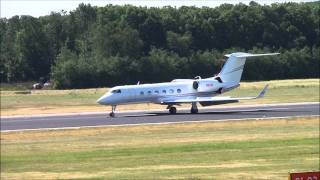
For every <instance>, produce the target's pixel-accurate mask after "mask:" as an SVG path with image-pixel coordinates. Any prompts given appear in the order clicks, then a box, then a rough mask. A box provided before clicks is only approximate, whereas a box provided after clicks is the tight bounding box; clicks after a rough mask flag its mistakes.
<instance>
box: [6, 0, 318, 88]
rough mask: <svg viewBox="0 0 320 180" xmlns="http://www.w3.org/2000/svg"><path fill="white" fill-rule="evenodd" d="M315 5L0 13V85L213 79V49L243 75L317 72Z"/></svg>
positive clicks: (216, 64)
mask: <svg viewBox="0 0 320 180" xmlns="http://www.w3.org/2000/svg"><path fill="white" fill-rule="evenodd" d="M319 14H320V2H319V1H317V2H311V3H275V4H272V5H260V4H258V3H256V2H250V4H249V5H245V4H241V3H240V4H236V5H232V4H222V5H220V6H218V7H215V8H209V7H202V8H197V7H185V6H183V7H180V8H173V7H170V6H168V7H162V8H147V7H135V6H130V5H126V6H114V5H107V6H105V7H95V6H94V7H93V6H91V5H90V4H80V5H79V6H78V7H77V9H75V10H74V11H71V12H70V13H66V12H65V11H61V12H52V13H51V14H50V15H47V16H42V17H39V18H34V17H32V16H14V17H12V18H9V19H6V18H1V19H0V32H1V37H0V42H1V56H0V58H1V64H0V76H1V82H16V81H30V80H38V79H39V78H48V79H51V80H52V81H53V84H54V86H55V88H62V89H63V88H87V87H103V86H113V85H119V84H132V83H136V82H137V81H140V82H142V83H147V82H161V81H170V80H171V79H172V78H193V77H195V76H198V75H200V76H203V77H208V76H213V75H214V74H215V73H218V72H219V71H220V68H221V66H222V65H223V63H224V58H223V55H224V54H227V53H231V52H236V51H244V52H255V53H257V52H260V53H262V52H280V53H281V54H280V55H278V56H274V57H263V58H259V60H256V61H255V60H252V61H251V60H250V61H247V64H246V68H245V69H246V70H245V72H244V75H243V79H245V80H269V79H287V78H318V77H319V61H320V48H319V45H320V41H319V34H320V30H319V23H320V21H319Z"/></svg>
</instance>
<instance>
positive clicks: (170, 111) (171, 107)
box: [167, 105, 177, 114]
mask: <svg viewBox="0 0 320 180" xmlns="http://www.w3.org/2000/svg"><path fill="white" fill-rule="evenodd" d="M167 109H169V113H170V114H176V113H177V108H176V107H174V106H170V105H169V106H168V107H167Z"/></svg>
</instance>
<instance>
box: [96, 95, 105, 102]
mask: <svg viewBox="0 0 320 180" xmlns="http://www.w3.org/2000/svg"><path fill="white" fill-rule="evenodd" d="M103 99H104V97H103V96H102V97H100V98H99V99H98V100H97V103H98V104H103Z"/></svg>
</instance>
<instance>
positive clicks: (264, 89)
mask: <svg viewBox="0 0 320 180" xmlns="http://www.w3.org/2000/svg"><path fill="white" fill-rule="evenodd" d="M268 87H269V84H267V85H266V86H265V87H264V88H263V90H262V91H261V92H260V94H259V95H258V96H257V98H262V97H263V96H264V95H265V94H266V91H267V89H268Z"/></svg>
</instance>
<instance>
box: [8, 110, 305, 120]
mask: <svg viewBox="0 0 320 180" xmlns="http://www.w3.org/2000/svg"><path fill="white" fill-rule="evenodd" d="M300 108H301V107H300ZM288 109H290V108H268V109H267V108H266V109H263V108H260V109H244V110H242V109H234V110H219V111H214V109H203V110H204V111H201V109H199V114H200V115H201V113H204V114H205V113H210V112H212V113H230V112H259V111H273V110H288ZM297 109H298V108H297ZM209 110H213V111H209ZM181 111H185V110H181ZM142 112H144V111H142ZM137 113H138V112H137ZM159 113H164V114H167V115H168V116H170V115H171V114H169V113H168V112H167V111H165V110H163V111H161V112H158V113H157V112H153V111H150V113H141V114H127V113H118V114H119V115H117V116H116V118H117V117H119V118H120V117H143V116H156V115H158V114H159ZM184 113H186V112H181V113H179V112H177V114H175V115H179V114H181V115H183V114H184ZM125 114H127V115H125ZM93 115H94V114H93ZM98 116H102V117H105V116H106V114H96V116H80V117H76V118H75V117H74V116H72V117H63V116H62V117H61V116H56V117H59V119H54V120H55V121H57V120H59V121H60V120H70V119H71V120H73V119H74V120H75V121H77V120H78V119H77V118H86V119H95V118H97V117H98ZM54 117H55V116H50V117H47V118H46V117H43V118H37V119H26V118H22V119H17V120H8V119H4V121H5V123H15V122H30V121H52V119H53V118H54ZM108 118H109V117H108Z"/></svg>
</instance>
